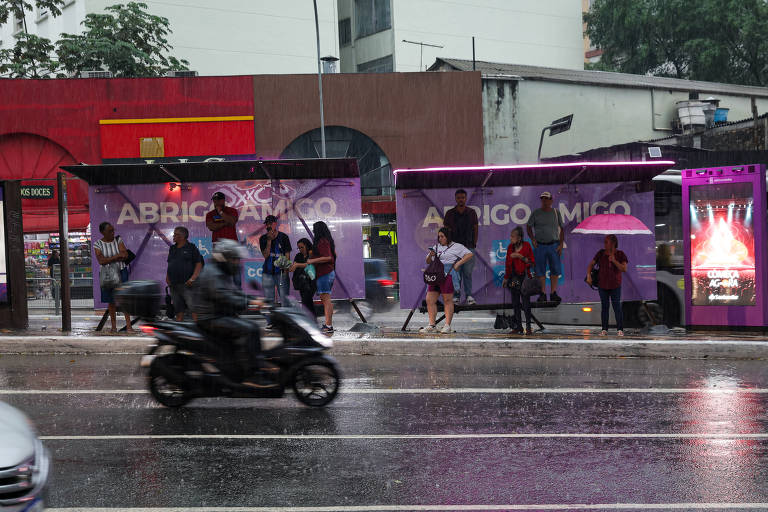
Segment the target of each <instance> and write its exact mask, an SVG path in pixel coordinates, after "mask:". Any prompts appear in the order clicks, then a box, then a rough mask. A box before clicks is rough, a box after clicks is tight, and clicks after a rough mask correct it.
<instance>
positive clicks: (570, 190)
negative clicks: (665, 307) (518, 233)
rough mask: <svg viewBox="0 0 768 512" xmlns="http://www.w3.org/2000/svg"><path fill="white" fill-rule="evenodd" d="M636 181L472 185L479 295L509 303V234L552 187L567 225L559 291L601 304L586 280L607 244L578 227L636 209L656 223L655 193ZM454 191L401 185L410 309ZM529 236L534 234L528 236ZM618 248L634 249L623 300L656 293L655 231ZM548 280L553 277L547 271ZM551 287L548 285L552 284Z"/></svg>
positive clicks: (404, 283)
mask: <svg viewBox="0 0 768 512" xmlns="http://www.w3.org/2000/svg"><path fill="white" fill-rule="evenodd" d="M636 185H637V183H635V182H624V183H599V184H584V185H578V186H570V187H564V186H526V187H520V186H510V187H493V188H486V189H482V188H476V189H467V205H468V206H469V207H471V208H473V209H474V210H475V212H476V213H477V217H478V221H479V236H478V247H477V251H476V254H475V258H476V262H475V269H474V271H473V273H472V279H473V283H472V289H473V293H472V295H473V297H474V298H475V300H477V301H478V303H480V304H500V303H502V301H503V294H502V288H501V284H502V279H503V276H504V264H505V258H506V251H507V246H508V245H509V235H510V232H511V230H512V228H514V227H515V226H523V227H524V228H525V225H526V224H527V222H528V219H529V218H530V216H531V213H532V212H533V211H534V210H535V209H537V208H539V207H540V206H541V201H540V199H539V196H540V194H541V193H542V192H544V191H548V192H550V193H552V194H553V196H554V203H553V207H554V208H556V209H557V210H558V211H559V212H560V215H561V218H562V220H563V223H564V228H565V248H564V250H563V253H562V259H561V261H562V266H563V275H561V276H560V278H559V280H558V284H559V287H558V290H557V291H558V294H559V295H560V296H561V297H562V298H563V300H564V301H565V302H595V301H597V300H599V298H598V295H597V291H594V290H592V289H591V288H589V287H588V286H587V285H586V283H585V282H584V277H585V275H586V269H587V264H588V263H589V261H590V260H591V259H592V258H593V257H594V256H595V255H596V253H597V251H598V250H600V249H601V248H602V247H603V239H604V235H581V234H574V233H571V231H572V230H573V229H574V228H575V227H576V226H577V225H578V224H579V223H580V222H581V221H582V220H584V219H585V218H586V217H588V216H590V215H595V214H599V213H619V214H628V215H634V216H635V217H637V218H639V219H640V220H641V221H642V222H643V223H644V224H645V225H646V226H649V227H651V229H653V225H654V204H653V192H652V191H651V192H637V188H636ZM454 195H455V189H429V190H415V189H410V190H409V189H401V190H397V212H398V217H397V229H398V238H399V241H398V251H399V261H400V276H401V277H400V305H401V307H402V308H405V309H411V308H413V307H415V306H417V305H418V304H419V303H420V301H421V300H422V299H423V296H424V291H425V285H424V282H423V279H422V272H423V269H424V267H426V263H425V258H426V256H427V248H428V247H429V246H431V245H434V244H435V243H436V238H437V230H438V229H439V228H440V227H442V226H443V216H444V214H445V212H446V211H447V210H448V209H450V208H452V207H453V206H455V204H456V203H455V200H454ZM525 239H526V240H528V236H527V235H526V236H525ZM619 249H621V250H622V251H624V252H625V253H626V254H627V257H628V259H629V270H628V272H627V273H626V274H624V284H623V285H622V300H639V299H646V300H650V299H655V298H656V249H655V241H654V237H653V235H619ZM548 278H549V276H548ZM547 291H548V292H549V284H548V285H547Z"/></svg>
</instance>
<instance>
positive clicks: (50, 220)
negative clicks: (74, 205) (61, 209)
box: [22, 211, 91, 233]
mask: <svg viewBox="0 0 768 512" xmlns="http://www.w3.org/2000/svg"><path fill="white" fill-rule="evenodd" d="M90 221H91V219H90V215H89V214H88V213H87V212H86V213H70V214H69V230H70V231H85V229H86V228H87V227H88V223H89V222H90ZM22 222H23V223H24V232H25V233H58V232H59V214H58V212H55V211H49V212H22Z"/></svg>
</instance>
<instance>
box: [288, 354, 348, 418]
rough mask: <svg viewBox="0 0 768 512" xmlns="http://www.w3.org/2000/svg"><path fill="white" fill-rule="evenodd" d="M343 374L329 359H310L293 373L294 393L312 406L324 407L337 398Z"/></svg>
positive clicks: (301, 400)
mask: <svg viewBox="0 0 768 512" xmlns="http://www.w3.org/2000/svg"><path fill="white" fill-rule="evenodd" d="M340 385H341V376H340V375H339V371H338V369H337V368H336V365H335V364H333V363H331V362H328V361H310V362H307V363H305V364H303V365H301V366H299V367H298V368H296V371H295V372H294V373H293V382H292V383H291V387H292V388H293V394H294V395H295V396H296V399H297V400H298V401H299V402H301V403H303V404H304V405H308V406H310V407H323V406H325V405H328V404H329V403H331V402H332V401H333V399H334V398H336V395H337V394H338V393H339V386H340Z"/></svg>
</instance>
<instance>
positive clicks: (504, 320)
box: [493, 288, 509, 329]
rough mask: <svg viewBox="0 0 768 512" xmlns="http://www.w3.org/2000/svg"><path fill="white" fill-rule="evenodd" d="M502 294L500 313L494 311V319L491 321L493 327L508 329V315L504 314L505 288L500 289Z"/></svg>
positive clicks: (505, 304)
mask: <svg viewBox="0 0 768 512" xmlns="http://www.w3.org/2000/svg"><path fill="white" fill-rule="evenodd" d="M501 296H502V299H501V300H502V310H501V313H496V321H495V322H493V328H494V329H509V317H508V316H507V315H506V310H507V290H505V289H503V288H502V290H501Z"/></svg>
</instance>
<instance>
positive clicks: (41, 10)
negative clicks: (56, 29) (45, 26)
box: [35, 7, 48, 23]
mask: <svg viewBox="0 0 768 512" xmlns="http://www.w3.org/2000/svg"><path fill="white" fill-rule="evenodd" d="M47 17H48V8H47V7H38V8H37V19H36V20H35V22H36V23H40V22H41V21H43V20H44V19H46V18H47Z"/></svg>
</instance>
